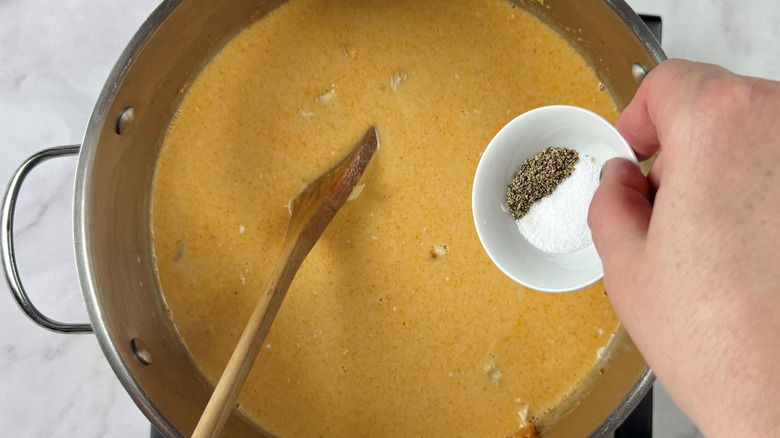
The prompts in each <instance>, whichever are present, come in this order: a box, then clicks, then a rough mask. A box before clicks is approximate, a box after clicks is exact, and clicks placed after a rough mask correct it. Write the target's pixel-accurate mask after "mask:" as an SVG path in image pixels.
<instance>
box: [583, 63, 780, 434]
mask: <svg viewBox="0 0 780 438" xmlns="http://www.w3.org/2000/svg"><path fill="white" fill-rule="evenodd" d="M617 128H618V130H619V131H620V133H621V134H622V135H623V136H624V137H625V138H626V140H627V141H628V142H629V143H630V144H631V146H632V147H633V148H634V150H635V151H636V153H637V155H638V156H639V157H640V159H645V158H648V157H650V156H651V155H653V154H654V153H655V152H657V151H660V154H659V155H658V158H657V160H656V162H655V164H654V165H653V168H652V169H651V171H650V173H649V175H648V177H647V178H645V177H644V176H643V175H642V174H641V173H640V171H639V170H638V169H637V167H636V166H634V165H633V164H631V163H629V162H627V161H625V160H611V161H610V162H609V163H608V164H607V165H606V167H605V169H604V171H603V178H602V180H601V184H600V187H599V189H598V190H597V191H596V194H595V195H594V197H593V201H592V202H591V207H590V214H589V217H588V223H589V225H590V228H591V231H592V234H593V241H594V243H595V245H596V248H597V250H598V252H599V255H600V256H601V259H602V262H603V264H604V283H605V287H606V290H607V292H608V294H609V298H610V300H611V302H612V306H613V308H614V309H615V312H616V313H617V315H618V317H619V318H620V320H621V321H622V323H623V324H624V326H625V327H626V329H627V330H628V332H629V334H630V335H631V337H632V339H633V340H634V342H635V343H636V345H637V347H638V348H639V350H640V351H641V352H642V354H643V355H644V357H645V359H646V360H647V362H648V364H649V365H650V366H651V367H652V368H653V370H654V372H655V374H656V376H657V377H658V379H659V380H660V381H661V382H662V383H663V384H664V387H665V388H666V389H667V390H668V391H669V393H670V395H671V396H672V398H673V399H674V400H675V401H676V402H677V404H678V405H679V407H680V408H681V409H682V410H683V411H684V412H685V413H686V414H687V415H688V416H689V417H690V418H691V419H692V420H693V421H694V423H696V424H697V425H698V426H699V428H700V429H701V430H702V432H703V433H704V434H705V435H707V436H710V437H717V436H729V437H733V436H751V437H752V436H774V435H775V434H777V433H778V430H780V83H778V82H772V81H767V80H762V79H756V78H748V77H743V76H737V75H734V74H732V73H731V72H729V71H727V70H725V69H722V68H720V67H717V66H713V65H705V64H697V63H691V62H686V61H680V60H670V61H666V62H664V63H662V64H661V65H660V66H658V67H657V68H656V69H654V70H653V71H652V72H651V73H650V74H648V76H647V77H646V78H645V79H644V81H643V82H642V85H641V86H640V88H639V90H638V92H637V94H636V96H635V97H634V99H633V101H632V102H631V104H630V105H629V106H628V107H627V108H626V109H625V111H624V112H623V114H622V115H621V116H620V118H619V119H618V121H617Z"/></svg>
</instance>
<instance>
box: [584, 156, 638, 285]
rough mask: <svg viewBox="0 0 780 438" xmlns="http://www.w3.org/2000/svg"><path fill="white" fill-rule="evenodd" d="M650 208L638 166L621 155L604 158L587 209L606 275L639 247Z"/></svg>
mask: <svg viewBox="0 0 780 438" xmlns="http://www.w3.org/2000/svg"><path fill="white" fill-rule="evenodd" d="M652 210H653V205H652V203H651V202H650V185H649V183H648V181H647V178H645V176H644V175H642V172H641V171H640V170H639V168H638V167H637V166H636V165H635V164H634V163H632V162H630V161H628V160H624V159H622V158H613V159H611V160H609V161H607V162H606V163H605V165H604V169H603V170H602V177H601V182H600V184H599V188H598V189H597V190H596V193H595V194H594V195H593V200H592V201H591V203H590V210H589V211H588V226H589V227H590V231H591V234H592V235H593V243H594V244H595V245H596V250H597V251H598V253H599V256H600V257H601V261H602V263H603V264H604V272H605V275H607V276H608V275H609V272H612V271H613V270H617V269H620V267H621V266H624V265H625V262H626V261H627V260H632V259H635V258H636V256H637V255H638V254H639V253H640V252H641V251H642V249H643V248H644V244H645V238H646V237H647V228H648V226H649V225H650V215H651V213H652Z"/></svg>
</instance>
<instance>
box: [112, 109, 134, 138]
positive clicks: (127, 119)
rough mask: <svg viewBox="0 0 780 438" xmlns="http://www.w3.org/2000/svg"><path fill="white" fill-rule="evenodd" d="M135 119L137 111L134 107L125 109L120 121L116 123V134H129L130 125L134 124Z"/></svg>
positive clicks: (120, 115)
mask: <svg viewBox="0 0 780 438" xmlns="http://www.w3.org/2000/svg"><path fill="white" fill-rule="evenodd" d="M133 119H135V110H134V109H133V107H131V106H128V107H127V108H125V109H123V110H122V113H121V114H119V119H117V121H116V133H117V134H119V135H122V134H124V133H125V132H127V129H128V128H130V124H131V123H132V122H133Z"/></svg>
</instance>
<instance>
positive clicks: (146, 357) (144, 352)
mask: <svg viewBox="0 0 780 438" xmlns="http://www.w3.org/2000/svg"><path fill="white" fill-rule="evenodd" d="M130 347H132V349H133V353H135V356H136V357H137V358H138V360H140V361H141V363H142V364H144V365H150V364H151V363H152V356H151V354H149V349H147V348H146V345H145V344H144V343H143V341H141V340H140V339H138V338H133V340H132V341H130Z"/></svg>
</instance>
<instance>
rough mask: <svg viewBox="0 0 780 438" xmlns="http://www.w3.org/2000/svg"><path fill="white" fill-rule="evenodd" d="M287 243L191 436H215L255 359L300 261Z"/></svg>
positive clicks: (195, 437)
mask: <svg viewBox="0 0 780 438" xmlns="http://www.w3.org/2000/svg"><path fill="white" fill-rule="evenodd" d="M295 252H296V251H294V250H293V248H292V246H291V245H285V247H284V250H283V252H282V255H281V256H280V257H279V261H278V262H277V263H276V266H275V267H274V271H273V273H272V275H271V279H270V280H269V282H268V285H267V286H266V287H265V290H264V291H263V294H262V295H261V296H260V301H258V303H257V305H256V306H255V309H254V311H252V315H251V316H250V317H249V321H248V322H247V324H246V328H244V332H243V333H242V334H241V338H240V339H239V340H238V344H237V345H236V349H235V350H234V351H233V355H232V356H230V361H228V364H227V366H226V367H225V371H223V373H222V377H220V378H219V382H218V383H217V386H216V388H214V392H213V393H212V395H211V399H209V403H208V405H206V409H205V410H204V411H203V415H202V416H201V417H200V421H198V425H197V426H196V427H195V431H194V432H193V433H192V437H193V438H216V437H217V436H219V433H220V432H221V430H222V428H223V427H224V426H225V423H226V422H227V420H228V418H229V417H230V413H231V412H232V411H233V407H234V406H235V405H236V401H237V400H238V395H239V393H241V388H242V387H243V386H244V382H245V381H246V378H247V376H248V375H249V371H251V370H252V366H253V365H254V363H255V360H256V359H257V356H258V354H259V353H260V350H261V348H262V346H263V342H264V341H265V337H266V336H267V335H268V332H269V330H270V329H271V323H273V320H274V318H275V317H276V313H277V312H278V311H279V308H280V307H281V305H282V300H283V299H284V296H285V294H286V293H287V290H288V289H289V288H290V284H291V283H292V281H293V278H294V277H295V273H296V272H297V271H298V268H299V267H300V266H301V264H302V263H303V259H304V257H305V256H306V254H304V255H303V257H301V256H300V255H297V256H296V254H295Z"/></svg>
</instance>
